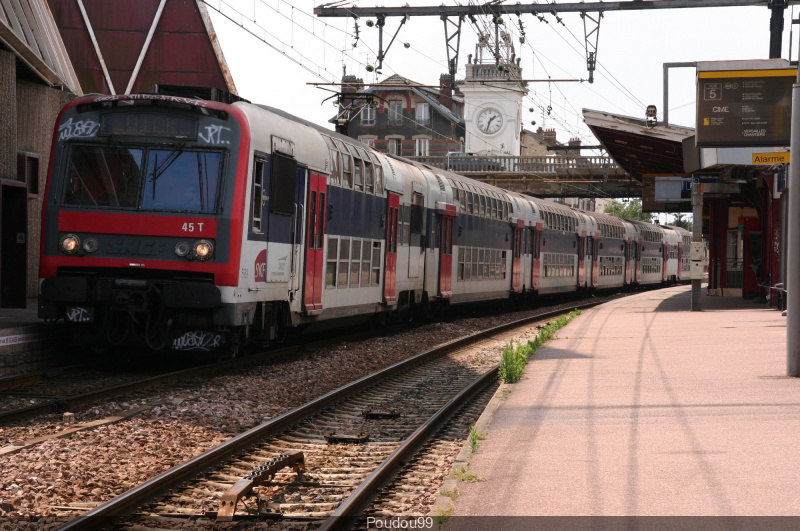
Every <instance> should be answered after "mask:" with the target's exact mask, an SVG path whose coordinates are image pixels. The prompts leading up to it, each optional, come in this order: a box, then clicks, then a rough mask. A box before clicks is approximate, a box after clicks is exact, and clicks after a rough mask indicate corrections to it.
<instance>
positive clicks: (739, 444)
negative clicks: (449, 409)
mask: <svg viewBox="0 0 800 531" xmlns="http://www.w3.org/2000/svg"><path fill="white" fill-rule="evenodd" d="M703 291H704V292H705V289H704V290H703ZM690 300H691V289H690V287H689V286H681V287H674V288H668V289H663V290H657V291H649V292H644V293H640V294H635V295H632V296H630V297H626V298H623V299H620V300H617V301H614V302H610V303H606V304H603V305H601V306H598V307H597V308H595V309H592V310H588V311H585V312H584V313H583V314H582V315H581V316H579V317H578V318H576V319H575V320H574V321H572V322H571V323H570V324H568V325H567V326H566V327H564V328H562V329H561V330H560V331H559V332H558V333H557V338H556V339H554V340H552V341H551V342H549V343H548V344H547V345H545V346H544V347H542V348H541V349H540V351H539V353H538V354H537V355H536V356H535V357H533V358H532V359H531V361H530V362H529V363H528V366H527V368H526V370H525V374H524V376H523V379H522V380H521V381H520V382H518V383H515V384H512V385H510V386H503V387H509V388H510V392H509V391H503V389H502V387H501V390H500V391H499V392H498V394H497V395H496V396H495V398H494V399H492V401H491V403H490V406H489V408H488V409H487V410H486V412H485V413H484V414H483V416H482V417H481V419H480V421H479V422H478V424H477V428H478V431H479V432H482V433H484V434H485V435H486V438H485V439H484V440H482V441H481V442H480V447H479V449H478V451H477V453H475V454H474V455H472V456H471V457H470V459H469V463H468V471H469V472H472V473H474V474H475V475H477V477H478V481H476V482H474V483H468V482H458V490H459V494H460V496H459V497H458V498H457V500H456V502H455V504H454V506H453V507H452V508H451V510H452V511H453V515H454V517H453V518H452V519H451V522H450V525H449V526H448V527H450V528H453V529H460V528H486V526H487V525H488V526H489V527H493V528H494V529H500V528H503V529H505V528H506V527H509V526H510V527H512V528H517V527H519V528H530V525H532V524H533V523H535V521H530V520H529V519H525V518H522V519H510V520H511V522H508V521H506V522H505V523H501V521H500V520H492V519H491V518H490V519H487V520H485V521H482V523H479V521H478V520H476V519H469V518H460V517H463V516H484V517H495V518H496V517H498V516H576V515H581V516H653V515H661V516H665V515H666V516H670V515H687V516H700V515H718V516H748V515H759V516H761V515H800V496H797V493H796V489H797V485H798V484H800V459H798V456H800V379H796V378H787V377H786V376H785V374H786V343H785V342H786V318H785V317H782V315H781V312H779V311H776V310H773V309H770V308H768V307H767V306H766V305H764V304H757V303H754V302H751V301H744V300H742V299H738V298H723V297H708V296H703V297H702V300H701V304H702V308H703V311H702V312H692V311H690V310H689V308H690ZM440 501H441V500H440ZM505 520H509V519H505ZM545 520H547V519H545ZM723 520H724V519H723ZM590 521H591V520H590ZM704 522H705V523H707V524H710V523H711V520H707V521H706V520H704ZM783 522H784V523H786V524H790V522H794V523H798V520H796V519H788V521H783ZM562 523H563V522H562ZM576 523H577V521H575V522H573V524H576ZM620 523H621V526H620V528H626V526H627V528H630V522H628V523H625V522H624V521H623V522H620ZM664 523H665V522H664V521H661V525H662V527H661V528H662V529H663V524H664ZM764 523H765V522H764V521H761V524H764ZM565 525H569V526H571V524H565ZM690 525H691V524H690ZM732 525H734V527H732V528H736V529H738V528H750V527H749V526H748V525H746V524H744V525H742V522H741V521H739V522H738V523H735V522H734V523H732ZM759 525H760V524H759ZM790 525H793V524H790ZM498 526H499V527H498ZM572 527H581V526H572ZM591 527H592V526H591V525H590V526H589V528H591ZM612 527H614V526H612ZM634 527H635V526H634ZM667 527H669V526H667Z"/></svg>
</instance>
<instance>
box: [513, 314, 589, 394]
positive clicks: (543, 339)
mask: <svg viewBox="0 0 800 531" xmlns="http://www.w3.org/2000/svg"><path fill="white" fill-rule="evenodd" d="M580 314H581V311H580V310H573V311H571V312H570V313H568V314H566V315H562V316H561V317H559V318H558V319H556V321H555V322H553V323H547V325H545V326H543V327H541V328H540V329H539V334H538V335H537V336H536V338H535V339H534V340H533V341H528V342H527V343H526V344H525V345H522V344H520V343H519V342H517V343H516V347H515V346H514V341H509V342H508V345H506V346H505V348H503V359H502V361H501V362H500V378H502V379H503V381H504V382H505V383H514V382H517V381H519V379H520V378H522V371H523V370H524V369H525V365H526V364H527V363H528V359H529V358H530V357H531V356H533V355H534V354H536V351H537V350H539V347H541V346H542V345H544V344H545V343H547V342H548V341H549V340H550V339H552V337H553V335H554V334H555V333H556V331H557V330H558V329H559V328H561V327H563V326H564V325H566V324H567V323H569V322H570V321H572V320H573V319H574V318H575V317H577V316H579V315H580Z"/></svg>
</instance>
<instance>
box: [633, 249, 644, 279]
mask: <svg viewBox="0 0 800 531" xmlns="http://www.w3.org/2000/svg"><path fill="white" fill-rule="evenodd" d="M633 260H634V265H633V282H634V283H637V284H638V283H639V282H640V281H641V280H642V242H641V240H640V241H634V242H633Z"/></svg>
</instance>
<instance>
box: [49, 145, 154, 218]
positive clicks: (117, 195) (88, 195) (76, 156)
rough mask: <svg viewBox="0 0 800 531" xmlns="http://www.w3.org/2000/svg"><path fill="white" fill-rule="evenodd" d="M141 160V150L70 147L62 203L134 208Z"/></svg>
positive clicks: (137, 196)
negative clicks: (67, 173)
mask: <svg viewBox="0 0 800 531" xmlns="http://www.w3.org/2000/svg"><path fill="white" fill-rule="evenodd" d="M142 160H143V151H142V150H141V149H130V148H112V147H101V146H73V148H72V153H71V154H70V165H69V168H70V172H69V176H68V180H67V186H66V188H67V189H66V194H65V196H64V203H65V204H67V205H81V206H111V207H115V208H136V206H137V202H138V199H139V183H140V180H141V176H142V170H143V168H142ZM163 160H164V159H163V158H162V161H163Z"/></svg>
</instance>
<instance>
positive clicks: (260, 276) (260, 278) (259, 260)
mask: <svg viewBox="0 0 800 531" xmlns="http://www.w3.org/2000/svg"><path fill="white" fill-rule="evenodd" d="M253 266H254V269H255V270H256V282H266V281H267V250H266V249H264V250H263V251H261V252H260V253H259V254H258V256H257V257H256V262H255V264H253Z"/></svg>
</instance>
